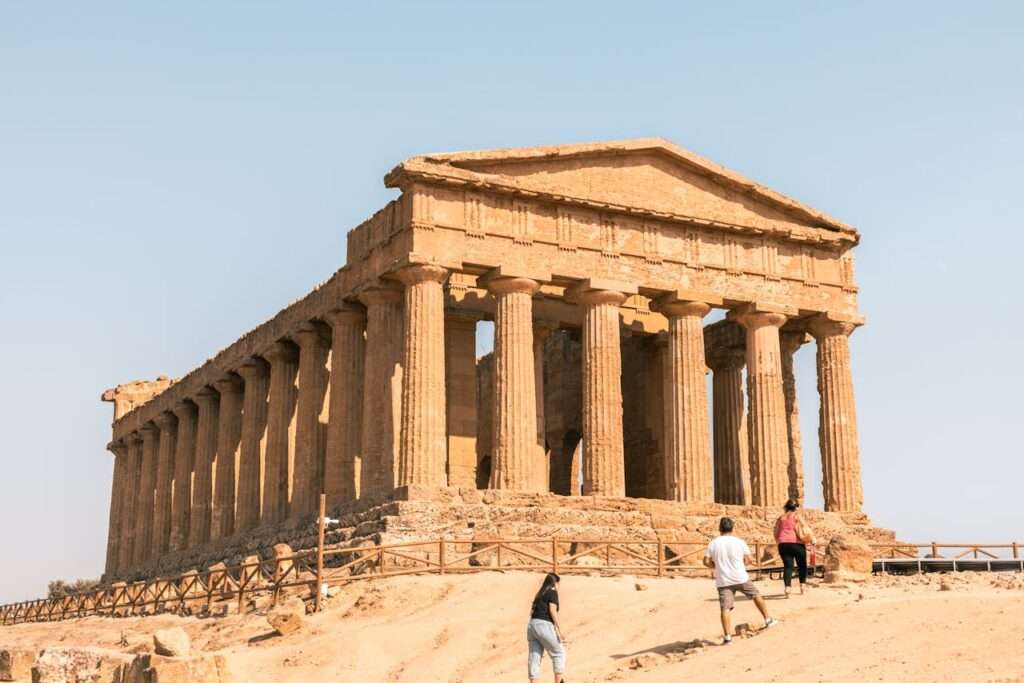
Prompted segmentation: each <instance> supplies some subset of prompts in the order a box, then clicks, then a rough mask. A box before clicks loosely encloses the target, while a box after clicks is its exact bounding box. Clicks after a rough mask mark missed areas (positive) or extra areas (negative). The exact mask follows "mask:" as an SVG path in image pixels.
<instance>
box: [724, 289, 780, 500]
mask: <svg viewBox="0 0 1024 683" xmlns="http://www.w3.org/2000/svg"><path fill="white" fill-rule="evenodd" d="M730 315H732V316H733V317H734V319H735V320H736V321H737V322H739V323H740V324H741V325H742V326H743V327H744V329H746V331H747V334H746V337H747V340H746V343H747V395H748V398H749V402H750V414H749V419H748V421H747V429H748V434H749V441H750V488H751V498H752V502H753V504H754V505H765V506H769V507H777V506H781V505H782V504H783V503H785V502H786V499H787V498H788V496H789V474H788V471H787V466H788V462H789V439H788V436H787V432H788V430H787V429H786V401H785V396H784V395H783V392H782V361H781V357H780V356H781V353H780V350H779V328H780V327H782V325H783V323H785V322H786V316H785V315H784V314H782V313H780V312H775V311H772V310H765V309H764V307H760V308H759V307H755V306H747V307H745V308H743V309H741V310H739V311H733V312H732V313H730Z"/></svg>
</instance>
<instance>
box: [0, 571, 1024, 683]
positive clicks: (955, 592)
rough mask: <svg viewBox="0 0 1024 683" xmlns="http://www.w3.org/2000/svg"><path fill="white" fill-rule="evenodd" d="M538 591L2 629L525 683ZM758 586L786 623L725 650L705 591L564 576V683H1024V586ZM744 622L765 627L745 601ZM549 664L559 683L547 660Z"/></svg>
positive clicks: (1, 634) (660, 582) (394, 594)
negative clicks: (282, 626) (177, 629)
mask: <svg viewBox="0 0 1024 683" xmlns="http://www.w3.org/2000/svg"><path fill="white" fill-rule="evenodd" d="M539 582H540V575H539V574H528V573H517V572H510V573H505V574H503V573H486V574H474V575H467V576H457V577H451V576H445V577H441V576H406V577H396V578H392V579H388V580H385V581H378V582H373V583H359V584H354V585H351V586H349V587H346V588H344V589H343V590H342V591H341V592H340V593H339V594H338V595H337V596H336V597H334V598H333V599H332V600H331V604H330V607H329V609H328V610H327V611H326V612H324V613H322V614H319V615H314V616H311V617H310V618H309V626H308V628H307V630H306V631H305V632H304V633H299V634H293V635H290V636H287V637H279V636H275V635H273V632H272V631H271V630H270V628H269V627H268V625H267V623H266V620H265V619H263V618H262V617H260V616H255V615H250V616H247V617H237V616H235V617H225V618H217V619H198V618H179V617H173V616H168V615H163V616H159V617H149V618H133V619H116V620H111V619H105V618H97V617H93V618H88V619H80V620H75V621H66V622H61V623H57V624H24V625H18V626H14V627H6V628H0V648H2V647H3V646H5V645H31V646H36V647H39V646H45V645H58V644H60V645H91V646H98V647H106V648H115V649H121V650H129V649H136V650H138V649H141V648H144V647H145V646H146V644H147V643H149V642H150V634H152V632H153V631H155V630H157V629H159V628H165V627H167V626H168V625H171V624H180V625H181V626H183V627H184V628H185V629H186V630H187V631H188V632H189V634H190V635H191V636H192V638H193V643H194V645H195V646H197V647H199V648H200V649H203V650H205V651H221V652H223V653H225V654H227V655H228V658H229V662H230V665H231V668H232V674H233V680H236V681H284V682H290V681H295V682H298V681H302V682H304V683H316V682H320V681H374V682H375V681H388V682H395V683H398V682H404V681H408V682H409V683H412V682H416V683H424V682H428V681H451V682H455V681H459V682H462V683H478V682H480V681H494V682H502V681H525V680H526V674H525V659H526V654H525V652H526V646H525V624H526V619H527V616H528V607H529V603H530V598H531V597H532V595H533V592H534V591H535V590H536V588H537V586H538V585H539ZM942 583H945V584H946V585H945V588H946V590H943V586H942V585H941V584H942ZM637 584H640V585H642V586H644V587H645V589H644V590H638V589H637ZM758 585H759V586H760V587H761V590H762V592H763V593H764V594H765V595H766V596H767V597H768V598H769V602H768V605H769V608H770V610H771V611H772V612H773V614H774V615H775V616H777V617H779V618H780V620H781V623H780V625H779V626H778V627H777V628H773V629H770V630H767V631H758V632H757V633H755V635H753V636H752V637H749V638H743V639H737V640H736V641H734V642H733V644H731V645H729V646H722V645H720V644H719V643H720V642H721V633H720V627H719V624H718V605H717V601H716V597H715V592H714V589H713V586H712V583H711V581H710V580H709V579H682V578H680V579H667V578H666V579H656V578H636V577H611V578H604V577H598V576H579V577H575V576H567V577H565V578H564V579H563V581H562V586H561V589H560V595H561V600H562V605H563V614H564V627H565V631H566V636H567V638H568V639H569V645H568V668H567V676H566V681H567V682H568V683H577V682H578V681H593V682H596V681H623V682H626V683H632V682H637V683H640V682H644V683H660V682H666V683H667V682H669V681H672V682H675V681H683V680H708V681H719V680H729V681H758V682H761V681H794V682H795V681H1024V576H1022V575H1020V574H1005V575H981V574H976V575H964V574H960V575H955V576H945V577H940V576H938V575H932V576H928V577H906V578H899V579H897V578H879V579H873V580H872V581H871V582H870V583H868V584H866V585H863V586H857V587H849V588H836V587H827V586H814V587H812V588H810V589H809V590H808V593H807V594H806V595H804V596H794V597H792V598H790V599H788V600H787V599H783V598H782V596H781V591H782V586H781V582H768V581H763V582H759V584H758ZM733 614H734V623H744V622H747V623H750V624H751V625H752V626H754V627H755V628H757V629H760V628H761V626H762V621H761V619H760V617H759V616H758V614H757V611H756V609H755V608H754V605H753V604H752V603H750V602H748V601H746V600H744V599H739V600H738V601H737V605H736V610H735V612H734V613H733ZM124 643H127V645H125V644H124ZM544 666H545V669H544V671H545V673H544V675H543V677H542V678H541V680H542V681H549V680H551V674H550V671H551V669H550V661H549V660H547V659H546V658H545V661H544Z"/></svg>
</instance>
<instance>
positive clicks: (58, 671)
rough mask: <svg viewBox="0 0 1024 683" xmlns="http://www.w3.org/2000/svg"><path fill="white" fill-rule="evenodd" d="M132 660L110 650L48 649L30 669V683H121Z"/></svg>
mask: <svg viewBox="0 0 1024 683" xmlns="http://www.w3.org/2000/svg"><path fill="white" fill-rule="evenodd" d="M131 662H132V656H131V655H126V654H124V653H122V652H115V651H113V650H101V649H98V648H82V647H48V648H46V649H45V650H43V651H42V652H41V653H40V654H39V658H38V659H36V662H35V665H34V666H33V667H32V683H67V682H68V681H75V682H76V683H86V682H87V683H120V681H122V680H123V678H122V674H123V672H124V670H125V668H126V667H128V666H129V665H130V664H131Z"/></svg>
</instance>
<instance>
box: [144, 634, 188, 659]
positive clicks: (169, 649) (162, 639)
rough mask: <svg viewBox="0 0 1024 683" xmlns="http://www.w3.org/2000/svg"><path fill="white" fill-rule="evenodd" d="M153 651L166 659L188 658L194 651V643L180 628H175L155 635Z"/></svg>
mask: <svg viewBox="0 0 1024 683" xmlns="http://www.w3.org/2000/svg"><path fill="white" fill-rule="evenodd" d="M153 649H154V650H155V651H156V653H157V654H158V655H163V656H164V657H187V656H188V655H189V654H190V652H191V651H192V641H191V640H189V637H188V634H187V633H185V630H184V629H183V628H181V627H180V626H173V627H171V628H165V629H163V630H161V631H157V632H156V633H154V634H153Z"/></svg>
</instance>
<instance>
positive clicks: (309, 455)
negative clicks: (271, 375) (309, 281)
mask: <svg viewBox="0 0 1024 683" xmlns="http://www.w3.org/2000/svg"><path fill="white" fill-rule="evenodd" d="M292 339H293V340H294V341H295V343H296V344H298V345H299V380H298V386H299V389H298V391H299V394H298V399H297V402H296V409H295V492H294V495H293V499H292V503H291V506H290V507H289V514H288V516H289V517H291V518H293V519H299V518H302V517H303V516H307V515H313V514H315V513H316V511H317V507H318V500H319V497H320V492H321V491H322V490H323V481H324V472H323V468H324V449H325V446H326V443H325V438H326V434H325V433H324V429H323V428H321V424H320V416H321V415H322V414H323V412H324V404H325V401H326V400H327V399H328V396H327V386H328V372H327V355H328V353H329V352H330V350H331V337H330V331H329V330H328V329H327V327H326V326H324V325H322V324H320V323H306V324H305V325H302V326H301V327H300V328H299V329H298V330H297V331H296V332H295V333H294V334H292Z"/></svg>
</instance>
